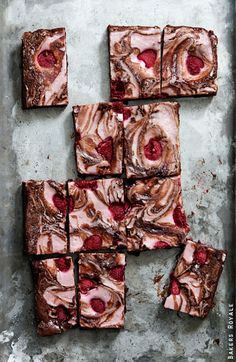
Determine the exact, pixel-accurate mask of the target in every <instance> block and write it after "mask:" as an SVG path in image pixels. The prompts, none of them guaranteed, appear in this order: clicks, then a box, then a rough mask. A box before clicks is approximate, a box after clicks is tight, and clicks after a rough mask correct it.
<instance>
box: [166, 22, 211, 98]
mask: <svg viewBox="0 0 236 362" xmlns="http://www.w3.org/2000/svg"><path fill="white" fill-rule="evenodd" d="M217 42H218V41H217V37H216V36H215V34H214V33H213V31H211V30H210V31H208V30H206V29H203V28H191V27H187V26H170V25H168V26H166V27H165V28H164V46H163V56H162V89H161V93H162V97H166V96H167V97H170V96H173V97H175V96H200V95H201V96H203V95H215V94H216V93H217V89H218V87H217V79H216V78H217Z"/></svg>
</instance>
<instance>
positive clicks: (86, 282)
mask: <svg viewBox="0 0 236 362" xmlns="http://www.w3.org/2000/svg"><path fill="white" fill-rule="evenodd" d="M96 286H97V285H96V283H95V282H93V281H92V280H90V279H80V281H79V289H80V292H81V293H83V294H87V293H88V291H90V290H91V289H93V288H96Z"/></svg>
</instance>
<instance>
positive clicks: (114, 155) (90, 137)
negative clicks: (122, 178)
mask: <svg viewBox="0 0 236 362" xmlns="http://www.w3.org/2000/svg"><path fill="white" fill-rule="evenodd" d="M123 108H124V107H123V105H122V104H121V103H114V104H112V103H97V104H88V105H82V106H75V107H73V117H74V125H75V132H76V137H75V153H76V161H77V169H78V172H79V173H80V174H90V175H108V174H121V173H122V161H123Z"/></svg>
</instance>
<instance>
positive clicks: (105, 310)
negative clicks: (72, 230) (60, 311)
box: [79, 253, 125, 328]
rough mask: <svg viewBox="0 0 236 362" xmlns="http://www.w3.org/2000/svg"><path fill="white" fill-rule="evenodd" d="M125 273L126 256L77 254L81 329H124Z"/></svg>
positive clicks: (115, 254)
mask: <svg viewBox="0 0 236 362" xmlns="http://www.w3.org/2000/svg"><path fill="white" fill-rule="evenodd" d="M124 272H125V254H121V253H112V254H110V253H109V254H101V253H96V254H95V253H91V254H90V253H82V254H80V256H79V315H80V318H79V324H80V327H83V328H122V327H123V326H124V311H125V306H124V304H125V282H124Z"/></svg>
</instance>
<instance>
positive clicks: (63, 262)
mask: <svg viewBox="0 0 236 362" xmlns="http://www.w3.org/2000/svg"><path fill="white" fill-rule="evenodd" d="M70 263H71V261H70V259H66V258H59V259H55V264H56V267H57V268H58V269H59V270H60V271H62V272H67V271H68V270H69V269H70Z"/></svg>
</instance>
